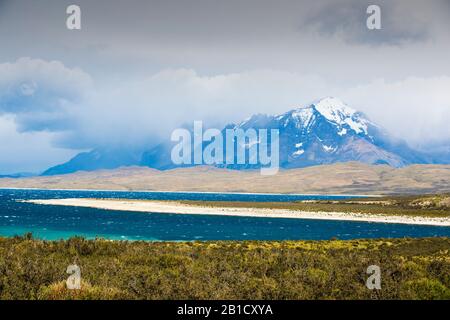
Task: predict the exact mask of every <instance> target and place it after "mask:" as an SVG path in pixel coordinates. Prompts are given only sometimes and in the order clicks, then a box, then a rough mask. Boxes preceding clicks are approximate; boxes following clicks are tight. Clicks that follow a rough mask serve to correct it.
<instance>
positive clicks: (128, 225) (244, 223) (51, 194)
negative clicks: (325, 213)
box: [0, 189, 450, 241]
mask: <svg viewBox="0 0 450 320" xmlns="http://www.w3.org/2000/svg"><path fill="white" fill-rule="evenodd" d="M62 198H129V199H154V200H212V201H214V200H217V201H258V202H263V201H271V202H274V201H296V200H305V199H342V198H346V197H344V196H313V195H308V196H306V195H277V194H267V195H265V194H224V193H174V192H120V191H63V190H12V189H3V190H1V189H0V236H7V237H10V236H14V235H22V234H24V233H26V232H32V233H33V236H34V237H36V238H40V239H46V240H56V239H67V238H69V237H72V236H83V237H86V238H95V237H102V238H107V239H114V240H153V241H190V240H326V239H331V238H333V237H335V238H338V239H359V238H400V237H438V236H446V237H450V227H434V226H415V225H404V224H385V223H367V222H349V221H331V220H308V219H282V218H251V217H221V216H217V215H210V216H209V215H181V214H165V213H164V214H160V213H151V214H149V213H137V212H126V211H113V210H100V209H91V208H81V207H65V206H47V205H37V204H31V203H23V202H18V201H17V200H29V199H62Z"/></svg>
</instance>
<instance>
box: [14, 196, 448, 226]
mask: <svg viewBox="0 0 450 320" xmlns="http://www.w3.org/2000/svg"><path fill="white" fill-rule="evenodd" d="M22 201H23V202H28V203H34V204H40V205H60V206H76V207H88V208H97V209H105V210H119V211H134V212H147V213H172V214H194V215H220V216H239V217H260V218H290V219H317V220H340V221H361V222H378V223H396V224H414V225H431V226H445V227H450V218H432V217H418V216H389V215H378V214H377V215H375V214H366V213H349V212H306V211H297V210H288V209H268V208H267V209H266V208H232V207H207V206H199V205H189V204H185V203H181V202H176V201H153V200H118V199H83V198H77V199H47V200H22Z"/></svg>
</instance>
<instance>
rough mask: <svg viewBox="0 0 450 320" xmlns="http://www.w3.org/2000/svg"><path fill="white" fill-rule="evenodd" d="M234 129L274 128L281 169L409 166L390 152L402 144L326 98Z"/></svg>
mask: <svg viewBox="0 0 450 320" xmlns="http://www.w3.org/2000/svg"><path fill="white" fill-rule="evenodd" d="M237 128H242V129H248V128H255V129H260V128H270V129H278V130H279V132H280V161H281V166H282V167H285V168H296V167H304V166H310V165H317V164H325V163H333V162H343V161H361V162H364V163H369V164H389V165H391V166H394V167H401V166H404V165H406V164H408V163H409V160H408V158H409V157H410V156H408V157H407V158H404V157H403V156H402V155H399V154H397V153H396V152H395V151H394V150H392V149H394V148H392V147H393V144H396V145H402V143H401V142H397V143H393V141H392V139H390V138H389V137H388V135H387V134H386V133H384V132H383V130H382V129H381V128H380V127H378V126H377V125H376V124H374V123H373V122H371V121H370V120H369V119H368V118H367V117H366V116H365V115H364V114H363V113H361V112H357V111H356V110H354V109H352V108H350V107H349V106H347V105H346V104H345V103H343V102H342V101H340V100H339V99H337V98H332V97H327V98H324V99H321V100H319V101H317V102H314V103H312V104H311V105H309V106H306V107H300V108H295V109H293V110H291V111H288V112H286V113H283V114H279V115H275V116H267V115H255V116H253V117H252V118H250V119H248V120H246V121H244V122H242V123H240V124H239V125H238V126H237ZM405 147H406V148H407V146H406V144H405V145H403V148H405ZM407 149H408V150H407V151H408V152H412V153H413V151H412V150H410V149H409V148H407ZM403 151H405V150H403Z"/></svg>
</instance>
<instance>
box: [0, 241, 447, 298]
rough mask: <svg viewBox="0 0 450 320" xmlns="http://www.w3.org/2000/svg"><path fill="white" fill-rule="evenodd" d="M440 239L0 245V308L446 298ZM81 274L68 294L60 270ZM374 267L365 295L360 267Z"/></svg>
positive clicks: (443, 248)
mask: <svg viewBox="0 0 450 320" xmlns="http://www.w3.org/2000/svg"><path fill="white" fill-rule="evenodd" d="M449 250H450V239H449V238H426V239H392V240H383V239H380V240H352V241H338V240H336V241H281V242H268V241H242V242H237V241H230V242H225V241H223V242H178V243H167V242H160V243H154V242H153V243H149V242H124V241H107V240H101V239H98V240H85V239H82V238H72V239H69V240H66V241H63V240H61V241H41V240H35V239H32V238H31V237H30V236H29V235H28V236H26V237H16V238H8V239H6V238H0V298H1V299H450V255H449ZM70 264H77V265H78V266H80V268H81V276H82V286H81V290H68V289H67V288H66V284H65V280H66V279H67V277H68V274H67V273H66V269H67V266H68V265H70ZM370 265H378V266H379V267H380V268H381V290H369V289H368V288H367V287H366V285H365V282H366V279H367V277H368V274H367V273H366V271H367V267H368V266H370Z"/></svg>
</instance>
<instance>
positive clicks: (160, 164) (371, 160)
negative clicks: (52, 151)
mask: <svg viewBox="0 0 450 320" xmlns="http://www.w3.org/2000/svg"><path fill="white" fill-rule="evenodd" d="M229 128H235V129H244V130H247V129H250V128H253V129H278V130H279V133H280V166H281V167H282V168H286V169H289V168H298V167H306V166H311V165H319V164H329V163H335V162H346V161H360V162H363V163H367V164H387V165H390V166H393V167H402V166H405V165H408V164H413V163H448V162H450V161H449V160H450V159H445V160H444V159H442V157H440V158H439V159H438V160H437V158H436V157H434V156H433V155H430V154H425V153H421V152H418V151H416V150H413V149H411V148H410V147H409V146H408V145H407V144H406V143H405V142H404V141H402V140H400V139H396V138H393V137H391V136H390V135H389V134H387V133H386V131H384V130H383V129H382V128H381V127H380V126H378V125H377V124H375V123H373V122H372V121H370V120H369V119H368V118H367V117H366V116H365V115H364V114H363V113H361V112H358V111H356V110H354V109H352V108H350V107H349V106H348V105H346V104H345V103H344V102H342V101H341V100H339V99H337V98H333V97H327V98H324V99H321V100H318V101H316V102H314V103H312V104H310V105H308V106H304V107H298V108H294V109H293V110H291V111H288V112H286V113H283V114H278V115H264V114H257V115H254V116H252V117H250V118H249V119H247V120H245V121H243V122H241V123H239V124H237V125H235V124H231V125H228V126H226V127H225V128H224V129H223V132H224V131H225V129H229ZM173 145H174V144H173V143H172V142H169V141H167V142H162V143H161V144H159V145H158V146H156V147H154V148H152V149H151V150H148V151H146V152H143V153H142V155H141V157H140V160H136V159H138V157H136V155H135V154H133V155H129V154H128V151H125V150H123V151H122V152H121V151H120V150H115V151H114V152H109V153H103V152H102V151H101V150H93V151H92V152H91V153H84V154H80V155H78V156H76V157H75V158H74V159H72V160H70V161H69V162H67V163H65V164H63V165H60V166H56V167H53V168H50V169H49V170H47V171H46V172H45V173H44V174H47V175H53V174H63V173H70V172H75V171H77V170H87V171H90V170H96V169H101V168H114V167H119V166H125V165H143V166H148V167H151V168H156V169H161V170H165V169H171V168H175V167H176V166H175V165H174V164H173V163H172V161H171V158H170V153H171V149H172V147H173ZM99 153H100V154H99ZM109 158H111V159H110V160H111V161H109V160H108V159H109ZM95 159H101V160H102V161H101V163H99V162H97V161H96V160H95ZM81 160H83V161H81ZM122 160H123V161H122ZM122 162H123V163H122ZM80 163H81V164H82V166H79V164H80ZM227 167H229V168H233V169H248V168H257V167H258V165H227Z"/></svg>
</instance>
